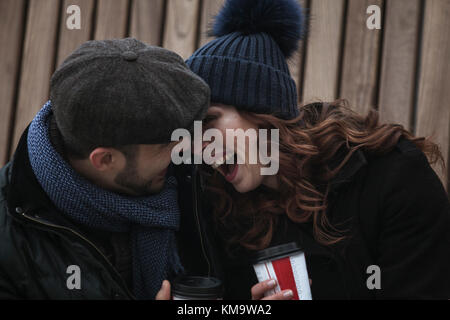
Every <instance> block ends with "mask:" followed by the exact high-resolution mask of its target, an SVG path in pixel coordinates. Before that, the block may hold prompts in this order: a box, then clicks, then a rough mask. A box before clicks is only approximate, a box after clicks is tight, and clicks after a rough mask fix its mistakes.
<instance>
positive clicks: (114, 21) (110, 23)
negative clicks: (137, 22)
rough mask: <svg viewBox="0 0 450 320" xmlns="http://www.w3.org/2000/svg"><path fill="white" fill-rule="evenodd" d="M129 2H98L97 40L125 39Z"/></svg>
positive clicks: (107, 0) (123, 0) (115, 0)
mask: <svg viewBox="0 0 450 320" xmlns="http://www.w3.org/2000/svg"><path fill="white" fill-rule="evenodd" d="M128 1H129V0H112V1H111V0H98V4H97V15H96V28H95V36H94V38H95V39H96V40H106V39H120V38H124V37H125V36H126V33H127V26H128V4H129V3H128Z"/></svg>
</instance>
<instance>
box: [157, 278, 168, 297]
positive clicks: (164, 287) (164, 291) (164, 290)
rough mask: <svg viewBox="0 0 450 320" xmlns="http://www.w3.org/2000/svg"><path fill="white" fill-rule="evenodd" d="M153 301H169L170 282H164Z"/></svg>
mask: <svg viewBox="0 0 450 320" xmlns="http://www.w3.org/2000/svg"><path fill="white" fill-rule="evenodd" d="M155 300H170V282H169V281H167V280H164V281H163V283H162V286H161V289H160V290H159V292H158V293H157V294H156V297H155Z"/></svg>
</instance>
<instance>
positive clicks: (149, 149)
mask: <svg viewBox="0 0 450 320" xmlns="http://www.w3.org/2000/svg"><path fill="white" fill-rule="evenodd" d="M175 144H176V143H175V142H174V143H170V144H164V145H163V144H159V145H138V146H137V148H136V150H135V151H134V152H132V154H128V155H126V165H125V167H124V168H123V169H122V170H121V171H120V172H119V173H118V174H117V175H116V177H115V178H114V182H115V184H116V185H117V187H118V191H119V192H121V193H124V194H127V195H131V196H148V195H151V194H155V193H159V192H160V191H161V190H162V189H163V187H164V183H165V177H166V172H167V167H168V166H169V164H170V161H171V158H170V155H171V151H172V148H173V147H174V146H175Z"/></svg>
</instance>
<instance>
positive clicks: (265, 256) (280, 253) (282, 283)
mask: <svg viewBox="0 0 450 320" xmlns="http://www.w3.org/2000/svg"><path fill="white" fill-rule="evenodd" d="M253 269H254V270H255V273H256V277H257V278H258V281H259V282H263V281H266V280H271V279H275V280H276V281H277V286H276V288H274V289H273V290H270V291H268V292H267V293H266V296H270V295H273V294H275V293H277V292H280V291H283V290H287V289H290V290H292V292H293V294H294V296H293V298H292V299H293V300H312V296H311V288H310V286H309V277H308V270H307V268H306V260H305V254H304V252H303V251H302V250H301V248H300V247H299V246H298V244H297V243H295V242H291V243H288V244H283V245H279V246H275V247H271V248H267V249H264V250H261V251H258V252H257V253H256V255H255V260H254V264H253Z"/></svg>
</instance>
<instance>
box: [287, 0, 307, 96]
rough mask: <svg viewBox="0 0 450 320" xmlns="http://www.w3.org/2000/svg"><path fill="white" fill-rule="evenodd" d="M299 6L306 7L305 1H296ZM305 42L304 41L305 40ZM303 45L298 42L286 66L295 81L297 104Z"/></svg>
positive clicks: (299, 92) (300, 89) (300, 90)
mask: <svg viewBox="0 0 450 320" xmlns="http://www.w3.org/2000/svg"><path fill="white" fill-rule="evenodd" d="M298 2H299V4H300V5H301V6H302V8H304V9H305V8H306V7H307V1H306V0H298ZM305 40H306V39H305ZM304 49H305V45H304V41H300V43H299V47H298V50H297V51H296V52H295V53H294V54H293V55H292V57H290V58H289V59H288V61H287V62H288V66H289V72H290V73H291V76H292V78H293V79H294V81H295V84H296V86H297V95H298V100H299V102H300V101H301V96H302V92H303V88H302V84H301V79H302V71H303V68H302V67H303V66H302V62H303V56H304V54H305V52H304Z"/></svg>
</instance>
